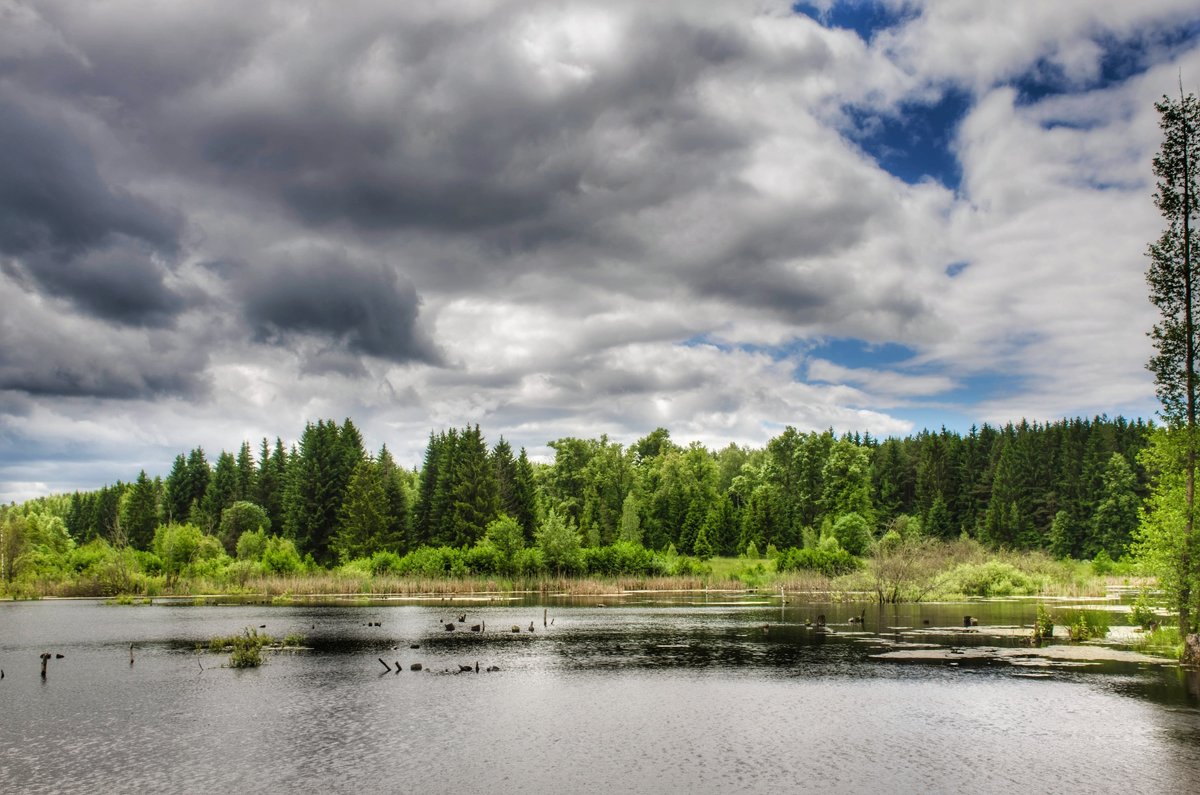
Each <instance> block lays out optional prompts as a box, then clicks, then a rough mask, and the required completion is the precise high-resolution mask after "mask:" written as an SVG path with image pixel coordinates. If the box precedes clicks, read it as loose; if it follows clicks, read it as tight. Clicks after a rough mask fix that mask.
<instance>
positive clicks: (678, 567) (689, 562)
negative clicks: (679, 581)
mask: <svg viewBox="0 0 1200 795" xmlns="http://www.w3.org/2000/svg"><path fill="white" fill-rule="evenodd" d="M711 572H712V567H711V566H706V565H705V564H704V563H703V562H702V561H699V560H696V559H695V558H690V557H688V556H687V555H681V556H679V557H678V558H676V560H675V565H674V566H673V567H672V568H671V572H670V573H671V574H672V575H673V576H675V577H700V576H703V575H705V574H709V573H711Z"/></svg>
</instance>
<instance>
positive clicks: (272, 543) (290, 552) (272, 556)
mask: <svg viewBox="0 0 1200 795" xmlns="http://www.w3.org/2000/svg"><path fill="white" fill-rule="evenodd" d="M260 562H261V563H262V567H263V571H265V572H267V573H268V574H298V573H300V572H301V571H303V570H304V568H305V566H304V563H303V562H302V561H301V560H300V553H299V551H297V549H296V545H295V544H294V543H292V540H291V539H290V538H282V537H281V536H269V537H268V538H267V543H266V546H265V547H264V548H263V552H262V558H261V560H260Z"/></svg>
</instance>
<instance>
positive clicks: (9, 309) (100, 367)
mask: <svg viewBox="0 0 1200 795" xmlns="http://www.w3.org/2000/svg"><path fill="white" fill-rule="evenodd" d="M48 315H49V313H44V312H42V311H39V310H38V309H36V308H34V307H32V306H31V305H29V304H28V303H26V302H24V301H23V296H21V295H20V294H11V293H10V294H8V295H5V313H4V319H3V321H0V391H5V390H9V391H11V392H17V393H22V394H25V395H28V396H30V397H33V398H42V397H86V398H116V399H138V398H141V399H150V398H159V397H164V396H178V397H186V398H201V397H204V396H205V395H206V394H207V393H208V382H207V379H206V377H205V373H204V371H205V367H206V363H207V362H206V357H205V356H204V354H203V353H202V352H201V351H200V350H198V349H196V348H194V347H191V346H189V345H187V344H180V343H178V342H176V341H173V340H172V341H167V340H163V339H162V338H161V337H152V336H151V335H152V334H153V332H147V331H144V330H140V329H128V330H110V329H107V328H103V327H101V328H94V327H86V328H83V329H80V328H78V327H58V326H56V325H55V323H54V318H53V317H50V316H48ZM16 405H19V403H18V404H16Z"/></svg>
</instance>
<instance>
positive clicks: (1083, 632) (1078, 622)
mask: <svg viewBox="0 0 1200 795" xmlns="http://www.w3.org/2000/svg"><path fill="white" fill-rule="evenodd" d="M1062 623H1063V624H1064V625H1066V627H1067V635H1068V637H1070V638H1071V642H1072V643H1082V642H1083V641H1087V640H1092V639H1093V638H1103V637H1105V636H1106V635H1108V615H1107V614H1105V613H1102V612H1099V611H1091V610H1080V611H1078V612H1076V613H1074V614H1070V613H1068V614H1066V615H1064V616H1063V619H1062Z"/></svg>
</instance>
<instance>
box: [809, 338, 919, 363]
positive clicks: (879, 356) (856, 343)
mask: <svg viewBox="0 0 1200 795" xmlns="http://www.w3.org/2000/svg"><path fill="white" fill-rule="evenodd" d="M809 354H810V355H812V356H816V357H819V358H821V359H827V360H829V361H831V362H833V363H834V364H837V365H841V366H842V367H850V368H856V369H857V368H868V369H872V370H879V369H885V368H892V367H895V366H896V365H899V364H903V363H904V362H906V361H908V360H909V359H911V358H912V357H914V356H916V355H917V352H916V350H914V349H913V348H910V347H908V346H907V345H901V344H899V343H896V342H884V343H870V342H866V341H864V340H860V339H852V338H846V337H843V338H830V339H826V340H823V341H821V342H819V343H817V344H816V345H814V346H813V347H812V348H810V349H809Z"/></svg>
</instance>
